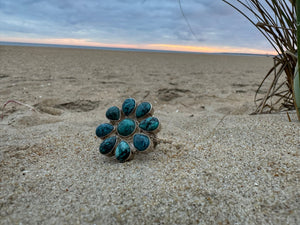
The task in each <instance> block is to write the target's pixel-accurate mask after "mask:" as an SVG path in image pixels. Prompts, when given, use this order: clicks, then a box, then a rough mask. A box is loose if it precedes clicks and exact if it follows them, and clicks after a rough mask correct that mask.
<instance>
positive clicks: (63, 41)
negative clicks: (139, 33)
mask: <svg viewBox="0 0 300 225" xmlns="http://www.w3.org/2000/svg"><path fill="white" fill-rule="evenodd" d="M0 41H10V42H23V43H37V44H57V45H75V46H76V45H77V46H90V47H110V48H133V49H148V50H168V51H183V52H200V53H201V52H203V53H225V52H226V53H251V54H270V55H275V54H276V52H275V51H267V50H260V49H255V48H234V47H228V46H188V45H171V44H108V43H101V42H95V41H90V40H88V39H72V38H43V39H37V38H5V37H1V36H0Z"/></svg>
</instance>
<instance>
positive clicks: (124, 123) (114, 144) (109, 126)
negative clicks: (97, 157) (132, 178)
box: [96, 98, 161, 162]
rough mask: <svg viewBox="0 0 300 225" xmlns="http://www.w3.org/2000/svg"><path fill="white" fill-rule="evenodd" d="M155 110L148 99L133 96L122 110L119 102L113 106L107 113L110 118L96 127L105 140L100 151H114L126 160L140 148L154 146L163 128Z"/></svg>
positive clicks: (144, 149) (124, 104) (143, 150)
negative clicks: (157, 135)
mask: <svg viewBox="0 0 300 225" xmlns="http://www.w3.org/2000/svg"><path fill="white" fill-rule="evenodd" d="M153 113H154V109H153V107H152V105H151V104H150V103H149V102H142V103H140V104H137V103H136V101H135V99H133V98H128V99H126V100H125V101H124V102H123V104H122V109H121V110H120V109H119V108H118V107H117V106H112V107H110V108H109V109H108V110H107V111H106V114H105V115H106V118H107V119H108V120H109V121H110V122H109V123H102V124H100V125H99V126H98V127H97V129H96V135H97V136H98V137H99V138H101V139H102V140H103V141H102V143H101V144H100V147H99V151H100V153H101V154H103V155H106V156H113V155H114V156H115V157H116V159H117V160H118V161H119V162H125V161H128V160H130V159H132V158H133V156H134V154H135V153H137V152H145V151H147V150H149V149H152V148H153V147H154V143H153V142H156V134H157V132H159V130H160V128H161V125H160V122H159V120H158V119H157V118H156V117H153Z"/></svg>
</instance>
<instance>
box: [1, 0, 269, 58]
mask: <svg viewBox="0 0 300 225" xmlns="http://www.w3.org/2000/svg"><path fill="white" fill-rule="evenodd" d="M181 6H182V10H183V12H184V15H183V14H182V13H181V11H180V4H179V1H178V0H0V21H1V23H0V41H11V42H27V43H45V44H64V45H82V46H99V47H117V48H123V47H124V48H138V49H156V50H174V51H194V52H235V53H257V54H274V50H273V49H272V46H271V45H270V44H269V43H268V42H267V41H266V40H265V38H264V37H263V35H262V34H261V33H260V32H259V31H257V30H256V28H255V27H254V26H253V25H252V24H251V23H250V22H249V21H247V20H246V19H245V18H244V17H243V16H241V15H240V14H239V13H237V12H236V11H235V10H234V9H232V8H231V7H230V6H229V5H227V4H225V3H224V2H223V1H222V0H181ZM185 18H186V19H187V20H188V23H189V24H190V27H191V28H192V31H191V30H190V27H189V24H188V23H187V21H186V19H185Z"/></svg>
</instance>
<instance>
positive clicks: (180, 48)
mask: <svg viewBox="0 0 300 225" xmlns="http://www.w3.org/2000/svg"><path fill="white" fill-rule="evenodd" d="M47 42H48V41H45V42H41V41H38V42H34V41H21V40H14V41H7V40H1V38H0V45H5V44H7V45H13V46H32V47H34V46H36V47H62V48H86V49H103V50H122V51H126V50H127V51H146V52H166V53H167V52H169V53H172V52H174V53H193V54H233V55H261V56H275V55H276V54H274V52H271V53H270V52H268V51H262V50H260V51H258V52H255V51H253V50H252V49H251V51H250V52H249V51H236V50H237V49H233V50H234V51H209V50H213V49H215V50H216V49H218V48H216V47H212V48H209V47H197V46H185V45H169V44H148V45H126V44H111V45H109V44H103V45H101V43H97V42H96V43H95V42H88V45H87V44H86V43H85V42H84V43H82V44H80V43H79V44H77V43H76V42H74V41H73V40H72V42H73V43H68V42H67V43H49V42H48V43H47ZM1 43H3V44H1ZM93 44H95V45H93ZM155 47H156V48H155ZM201 49H203V50H207V51H197V50H201ZM225 49H228V48H225ZM225 49H224V50H225ZM229 49H230V48H229ZM229 49H228V50H229ZM220 50H221V49H220Z"/></svg>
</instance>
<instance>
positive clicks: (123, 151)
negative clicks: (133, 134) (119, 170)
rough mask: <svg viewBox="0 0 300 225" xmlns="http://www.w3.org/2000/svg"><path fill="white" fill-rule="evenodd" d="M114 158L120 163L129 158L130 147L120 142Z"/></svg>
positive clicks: (124, 142)
mask: <svg viewBox="0 0 300 225" xmlns="http://www.w3.org/2000/svg"><path fill="white" fill-rule="evenodd" d="M115 156H116V158H117V160H119V161H120V162H124V161H125V160H126V159H128V158H129V156H130V146H129V144H128V143H127V142H126V141H121V142H120V144H118V146H117V148H116V152H115Z"/></svg>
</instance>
